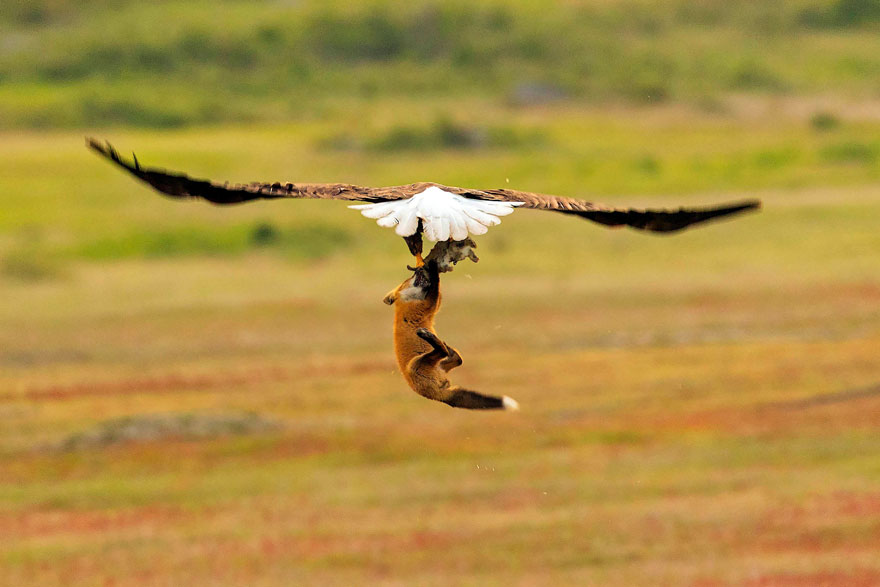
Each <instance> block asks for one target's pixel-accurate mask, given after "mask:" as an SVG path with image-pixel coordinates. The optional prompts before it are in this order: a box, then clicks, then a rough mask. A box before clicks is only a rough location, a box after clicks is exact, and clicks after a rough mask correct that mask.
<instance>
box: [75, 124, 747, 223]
mask: <svg viewBox="0 0 880 587" xmlns="http://www.w3.org/2000/svg"><path fill="white" fill-rule="evenodd" d="M86 143H87V145H88V146H89V147H90V148H91V149H93V150H95V151H97V152H98V153H100V154H101V155H103V156H104V157H106V158H107V159H109V160H110V161H112V162H113V163H115V164H116V165H119V166H120V167H122V168H123V169H125V170H126V171H128V172H129V173H131V174H132V175H134V176H135V177H137V178H138V179H140V180H142V181H145V182H147V183H148V184H150V185H151V186H153V187H154V188H155V189H156V190H158V191H160V192H162V193H163V194H166V195H169V196H171V197H174V198H203V199H205V200H208V201H209V202H213V203H214V204H237V203H240V202H247V201H250V200H258V199H275V198H318V199H330V200H347V201H360V202H369V203H379V202H389V201H392V200H403V199H406V198H411V197H412V196H414V195H415V194H418V193H420V192H423V191H424V190H425V189H427V188H429V187H431V186H436V187H438V188H440V189H442V190H444V191H446V192H450V193H453V194H458V195H460V196H463V197H466V198H473V199H477V200H488V201H496V202H522V206H521V207H522V208H533V209H536V210H549V211H551V212H560V213H563V214H570V215H574V216H580V217H581V218H586V219H587V220H592V221H593V222H597V223H599V224H604V225H606V226H630V227H632V228H637V229H640V230H647V231H651V232H674V231H677V230H681V229H683V228H686V227H688V226H691V225H693V224H698V223H701V222H706V221H707V220H712V219H715V218H719V217H722V216H727V215H730V214H736V213H738V212H743V211H745V210H753V209H757V208H760V207H761V202H760V201H758V200H743V201H739V202H732V203H729V204H722V205H720V206H710V207H704V208H679V209H677V210H656V209H647V210H642V209H636V208H612V207H608V206H602V205H599V204H594V203H592V202H587V201H585V200H578V199H576V198H566V197H561V196H549V195H544V194H536V193H532V192H521V191H517V190H507V189H492V190H470V189H464V188H458V187H453V186H444V185H441V184H437V183H430V182H420V183H413V184H408V185H400V186H391V187H382V188H370V187H363V186H356V185H351V184H342V183H250V184H228V183H227V184H219V183H216V182H212V181H208V180H204V179H193V178H191V177H189V176H187V175H185V174H182V173H173V172H168V171H165V170H162V169H155V168H144V167H141V166H140V164H139V162H138V160H137V157H134V158H133V161H132V162H128V161H125V160H124V159H122V158H121V157H120V156H119V154H118V153H117V152H116V150H115V149H114V148H113V147H112V146H111V145H110V144H109V143H107V144H102V143H99V142H98V141H96V140H95V139H86Z"/></svg>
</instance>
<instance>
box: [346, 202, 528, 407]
mask: <svg viewBox="0 0 880 587" xmlns="http://www.w3.org/2000/svg"><path fill="white" fill-rule="evenodd" d="M521 204H522V202H492V201H488V200H474V199H470V198H465V197H464V196H459V195H458V194H453V193H450V192H447V191H444V190H442V189H440V188H438V187H436V186H431V187H429V188H427V189H426V190H425V191H423V192H419V193H418V194H416V195H414V196H413V197H411V198H407V199H405V200H393V201H391V202H380V203H378V204H356V205H353V206H349V208H353V209H355V210H360V211H361V214H363V215H364V216H366V217H367V218H373V219H375V220H376V221H377V223H378V224H379V226H383V227H386V228H390V227H395V228H394V232H396V233H397V234H399V235H400V236H410V235H411V234H414V233H415V232H416V230H417V229H418V225H419V219H420V218H421V220H422V228H423V230H424V232H425V237H426V238H427V239H428V240H432V241H445V240H448V239H449V238H450V237H452V238H453V239H454V240H457V241H460V240H464V239H466V238H467V236H468V234H473V235H480V234H485V233H486V231H487V230H488V229H489V227H490V226H495V225H496V224H499V223H500V222H501V220H500V219H499V218H498V217H499V216H507V215H508V214H510V213H511V212H513V211H514V210H515V209H516V206H519V205H521ZM511 401H512V400H511Z"/></svg>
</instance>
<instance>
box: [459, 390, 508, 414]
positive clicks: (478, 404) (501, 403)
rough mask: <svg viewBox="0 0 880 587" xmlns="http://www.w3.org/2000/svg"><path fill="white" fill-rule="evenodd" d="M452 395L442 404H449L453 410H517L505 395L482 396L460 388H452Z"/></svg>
mask: <svg viewBox="0 0 880 587" xmlns="http://www.w3.org/2000/svg"><path fill="white" fill-rule="evenodd" d="M452 391H453V393H452V395H451V396H449V398H448V399H446V400H444V402H443V403H445V404H449V405H450V406H452V407H453V408H465V409H467V410H518V409H519V403H517V401H516V400H515V399H513V398H512V397H508V396H506V395H504V396H501V397H497V396H494V395H483V394H482V393H478V392H476V391H470V390H469V389H463V388H461V387H455V388H453V390H452Z"/></svg>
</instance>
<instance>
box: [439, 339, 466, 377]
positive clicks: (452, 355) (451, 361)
mask: <svg viewBox="0 0 880 587" xmlns="http://www.w3.org/2000/svg"><path fill="white" fill-rule="evenodd" d="M446 350H447V351H449V355H448V356H447V357H446V358H445V359H443V360H442V361H440V368H441V369H443V370H444V371H446V372H449V371H452V370H453V369H455V368H456V367H458V366H459V365H461V364H462V360H461V355H460V354H458V351H457V350H455V349H454V348H452V347H451V346H449V345H446Z"/></svg>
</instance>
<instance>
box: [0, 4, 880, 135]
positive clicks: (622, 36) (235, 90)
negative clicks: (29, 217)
mask: <svg viewBox="0 0 880 587" xmlns="http://www.w3.org/2000/svg"><path fill="white" fill-rule="evenodd" d="M876 11H877V8H876V5H875V0H839V2H836V3H834V4H833V5H831V6H824V5H819V4H817V3H816V2H814V1H812V0H798V1H796V2H787V3H784V5H780V4H778V3H755V2H745V1H737V2H730V3H717V2H712V3H710V6H709V7H707V6H706V3H705V2H702V1H698V0H674V1H673V2H671V3H664V4H663V5H662V6H661V5H657V4H655V3H651V2H646V1H644V0H613V1H611V2H601V3H562V4H559V3H556V4H552V5H549V6H542V5H539V4H537V3H535V2H533V1H532V0H493V1H491V2H483V3H479V4H475V3H469V2H462V1H455V2H437V1H434V0H420V1H418V2H403V1H402V0H369V1H368V2H362V3H357V4H356V5H351V4H349V3H345V2H340V1H338V0H337V1H331V2H301V3H293V4H291V3H287V4H283V3H276V2H259V3H253V2H242V1H240V0H223V1H221V2H219V3H209V2H204V1H199V2H186V3H184V2H180V1H172V0H166V1H163V2H155V3H138V2H131V1H128V0H90V1H89V2H85V3H76V4H74V3H69V2H58V1H55V0H40V1H38V2H23V1H22V0H13V1H12V2H11V4H10V6H9V9H8V10H4V15H3V16H2V17H0V27H2V32H3V35H4V39H6V40H7V41H6V43H5V44H4V47H3V50H2V51H0V80H2V86H0V125H2V127H5V128H59V127H83V126H102V127H107V126H125V125H133V126H139V127H149V128H173V127H179V126H184V125H194V124H206V123H209V124H214V123H221V122H251V121H279V120H292V119H302V118H307V117H310V116H314V115H316V114H320V113H321V112H322V111H323V110H324V109H325V108H326V107H327V105H328V104H329V103H331V102H332V101H334V100H336V99H339V98H340V97H342V98H345V99H349V100H351V99H355V100H357V99H362V98H366V99H370V100H377V99H395V98H399V97H401V96H407V97H410V98H412V97H420V98H422V99H431V98H436V97H437V96H445V97H456V98H465V97H467V96H471V95H473V94H475V93H476V94H480V95H482V96H485V97H487V98H490V99H492V100H495V101H498V102H509V103H516V104H540V103H542V102H544V101H545V100H550V101H554V100H558V99H562V98H564V99H567V100H571V101H578V102H582V101H588V102H591V103H609V102H610V103H620V102H624V103H629V104H658V103H664V102H668V101H686V102H692V103H708V102H712V101H713V100H717V99H719V97H723V96H724V95H726V94H728V93H729V92H737V93H741V92H750V93H760V94H764V93H771V94H781V93H791V92H799V93H808V94H817V93H820V94H825V93H828V92H829V89H833V93H835V94H838V95H844V96H864V95H869V94H870V93H872V92H876V89H877V88H876V83H875V82H874V80H875V79H876V73H877V72H878V71H880V37H878V36H877V35H875V34H872V32H871V30H870V27H871V26H872V24H873V23H874V22H875V21H876ZM809 15H812V16H809ZM230 23H235V25H234V26H230ZM160 33H161V34H160ZM529 88H531V89H532V90H529ZM536 88H537V89H538V91H537V92H536V91H533V90H534V89H536ZM145 89H149V91H145ZM40 91H44V92H45V93H46V96H44V97H43V98H42V99H37V100H34V99H31V98H32V97H33V94H35V93H39V92H40ZM396 140H398V141H413V140H417V139H413V138H412V137H409V138H405V137H397V139H396Z"/></svg>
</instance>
